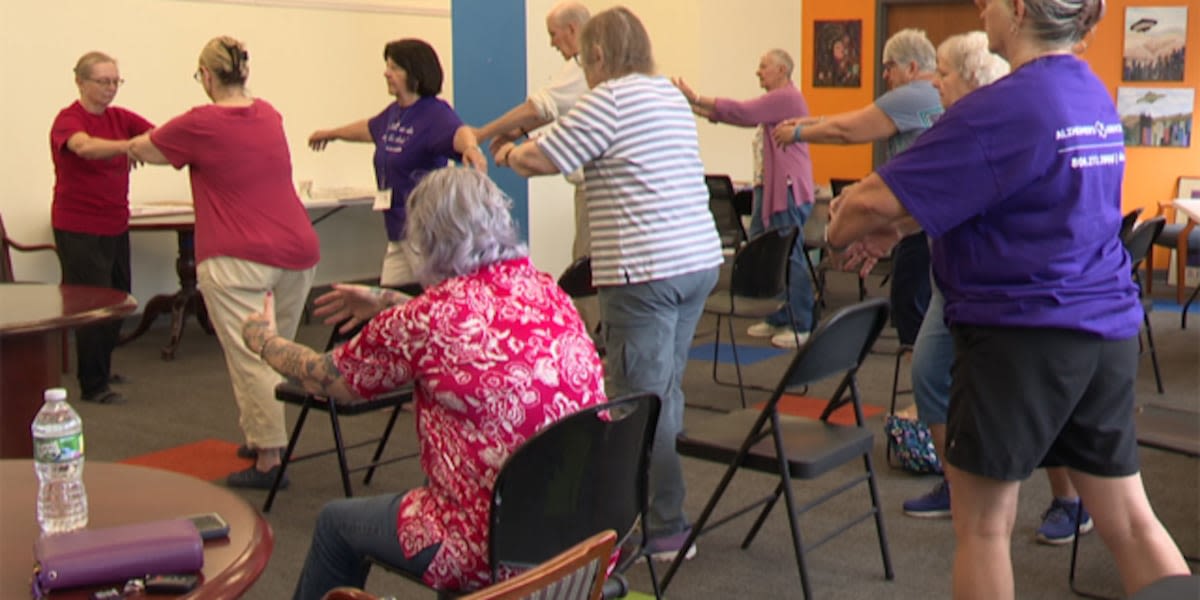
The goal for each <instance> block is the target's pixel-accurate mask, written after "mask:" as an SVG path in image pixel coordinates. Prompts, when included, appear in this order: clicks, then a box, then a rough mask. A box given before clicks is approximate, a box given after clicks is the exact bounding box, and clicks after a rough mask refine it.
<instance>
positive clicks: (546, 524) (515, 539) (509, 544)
mask: <svg viewBox="0 0 1200 600" xmlns="http://www.w3.org/2000/svg"><path fill="white" fill-rule="evenodd" d="M658 411H659V400H658V397H657V396H655V395H654V394H639V395H634V396H630V397H626V398H623V399H619V400H614V401H612V402H609V403H607V404H602V405H599V406H594V407H590V408H587V409H585V410H582V411H580V412H578V413H575V414H573V415H570V416H568V417H565V418H563V419H562V420H560V421H557V422H555V423H554V424H552V425H550V426H548V427H546V428H545V429H543V430H542V431H541V432H539V433H538V434H537V435H535V436H534V437H532V438H530V439H529V440H526V442H525V443H524V444H522V445H521V447H520V448H518V449H517V450H516V452H514V453H513V454H512V456H510V457H509V458H508V460H507V461H506V462H505V463H504V467H503V468H502V469H501V471H500V474H499V476H498V477H497V479H496V486H495V489H494V490H493V494H492V514H491V529H490V537H489V540H488V552H489V555H488V556H489V559H490V561H491V566H492V574H493V577H494V576H495V575H496V572H497V569H498V568H499V567H501V566H508V567H512V568H528V567H532V566H534V565H538V564H540V563H543V562H545V561H547V560H549V559H550V558H552V557H554V556H555V555H557V554H559V553H560V552H562V551H563V550H566V549H567V548H570V547H571V546H573V545H575V544H577V543H579V542H580V541H582V540H585V539H587V538H588V537H590V536H592V535H595V534H596V533H598V532H600V531H604V530H606V529H612V530H613V531H616V532H617V537H618V540H624V539H625V537H626V536H628V535H629V533H630V532H631V531H632V530H633V526H634V523H635V522H636V521H637V519H638V517H639V516H640V515H641V514H642V513H644V512H645V510H646V502H647V494H646V489H647V472H648V469H649V464H650V448H651V445H652V444H653V441H654V431H655V428H656V427H657V424H658Z"/></svg>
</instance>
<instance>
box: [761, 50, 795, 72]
mask: <svg viewBox="0 0 1200 600" xmlns="http://www.w3.org/2000/svg"><path fill="white" fill-rule="evenodd" d="M767 56H770V57H771V60H773V61H775V64H777V65H783V70H784V71H785V72H786V73H787V76H788V77H791V76H792V69H794V68H796V63H794V62H792V55H791V54H788V53H787V51H786V50H782V49H780V48H771V49H770V50H767Z"/></svg>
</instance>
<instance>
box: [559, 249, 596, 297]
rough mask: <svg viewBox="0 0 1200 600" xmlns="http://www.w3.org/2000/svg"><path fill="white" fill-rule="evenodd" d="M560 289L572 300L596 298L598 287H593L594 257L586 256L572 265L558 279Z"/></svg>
mask: <svg viewBox="0 0 1200 600" xmlns="http://www.w3.org/2000/svg"><path fill="white" fill-rule="evenodd" d="M558 287H560V288H562V290H563V291H564V292H566V293H567V295H568V296H570V297H572V298H586V297H588V296H595V295H596V286H594V285H592V257H590V256H584V257H581V258H579V259H577V260H576V261H575V262H573V263H571V265H570V266H569V267H567V269H566V270H565V271H563V273H562V275H560V276H559V277H558Z"/></svg>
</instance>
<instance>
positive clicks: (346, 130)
mask: <svg viewBox="0 0 1200 600" xmlns="http://www.w3.org/2000/svg"><path fill="white" fill-rule="evenodd" d="M367 121H368V119H363V120H361V121H355V122H353V123H347V124H345V125H342V126H341V127H335V128H333V129H318V130H316V131H314V132H313V134H312V135H310V136H308V147H309V148H312V149H313V150H318V151H320V150H324V149H325V146H326V145H327V144H328V143H329V142H332V141H334V140H342V141H344V142H372V141H374V140H372V139H371V130H370V129H369V128H368V127H367Z"/></svg>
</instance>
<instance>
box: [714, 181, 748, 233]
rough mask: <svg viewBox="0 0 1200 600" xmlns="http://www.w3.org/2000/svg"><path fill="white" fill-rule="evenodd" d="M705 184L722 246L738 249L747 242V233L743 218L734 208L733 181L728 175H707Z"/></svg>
mask: <svg viewBox="0 0 1200 600" xmlns="http://www.w3.org/2000/svg"><path fill="white" fill-rule="evenodd" d="M704 183H705V185H707V186H708V210H709V211H711V212H712V215H713V220H714V221H715V222H716V224H717V235H719V236H720V237H721V246H722V247H723V248H737V247H738V246H739V245H741V243H742V242H744V241H746V232H745V231H744V230H743V229H742V221H741V217H739V216H738V214H737V209H736V208H734V202H733V195H734V189H733V180H732V179H730V178H729V176H728V175H705V176H704Z"/></svg>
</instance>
